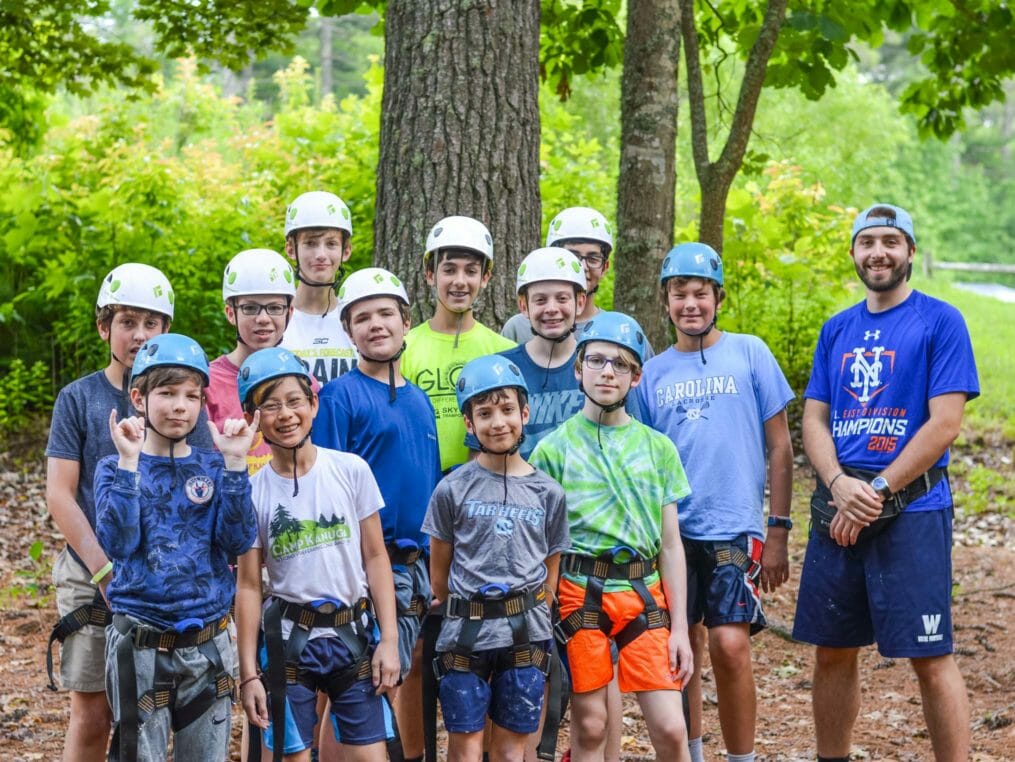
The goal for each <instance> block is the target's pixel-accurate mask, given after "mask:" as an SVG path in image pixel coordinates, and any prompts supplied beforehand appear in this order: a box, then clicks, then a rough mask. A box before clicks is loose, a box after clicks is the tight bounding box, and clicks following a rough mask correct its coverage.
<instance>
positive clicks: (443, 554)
mask: <svg viewBox="0 0 1015 762" xmlns="http://www.w3.org/2000/svg"><path fill="white" fill-rule="evenodd" d="M547 571H549V567H547ZM450 575H451V543H450V542H445V541H444V540H438V539H437V538H436V537H431V538H430V589H431V590H433V597H434V598H435V599H436V600H437V601H438V602H441V603H443V602H444V601H446V600H447V599H448V592H449V591H448V578H449V577H450ZM547 578H549V576H548V577H547Z"/></svg>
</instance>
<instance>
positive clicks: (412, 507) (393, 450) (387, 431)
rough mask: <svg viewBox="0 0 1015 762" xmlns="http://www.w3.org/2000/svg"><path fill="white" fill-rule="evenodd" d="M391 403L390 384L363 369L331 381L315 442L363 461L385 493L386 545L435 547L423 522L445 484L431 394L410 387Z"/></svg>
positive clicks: (316, 425) (403, 388)
mask: <svg viewBox="0 0 1015 762" xmlns="http://www.w3.org/2000/svg"><path fill="white" fill-rule="evenodd" d="M395 392H396V393H395V401H394V402H392V401H391V397H390V390H389V388H388V384H387V383H384V382H381V381H377V380H376V379H373V378H370V377H369V376H367V375H366V374H365V373H363V371H361V370H360V369H359V368H354V369H353V370H351V371H349V372H348V373H346V374H345V375H343V376H341V377H339V378H336V379H335V380H333V381H329V382H328V383H327V384H325V385H324V388H323V389H322V390H321V394H320V401H321V407H320V410H319V411H318V413H317V418H316V419H314V428H313V432H312V433H311V439H312V441H313V442H314V444H316V445H318V446H319V447H327V448H329V449H332V450H341V451H343V452H351V453H354V454H356V455H359V456H360V457H361V458H363V460H365V461H366V462H367V463H368V464H369V465H370V470H371V471H372V472H373V474H374V479H375V480H376V481H377V485H378V486H379V487H380V488H381V496H382V497H383V498H384V508H383V509H381V514H380V515H381V526H382V527H383V529H384V540H385V542H391V541H392V540H396V539H408V540H413V541H414V542H417V543H419V544H420V545H422V546H424V547H429V546H430V537H429V535H426V534H424V533H423V532H422V531H421V529H420V527H422V526H423V517H424V516H425V515H426V507H427V505H428V504H429V502H430V495H431V494H432V493H433V491H434V487H436V486H437V482H439V481H440V479H441V460H440V450H439V448H438V444H437V424H436V416H435V415H434V409H433V405H432V404H431V402H430V398H429V397H428V396H427V395H426V393H425V392H424V391H423V390H422V389H420V388H419V387H418V386H416V385H415V384H413V383H411V382H408V381H406V383H405V385H404V386H399V387H397V388H396V390H395Z"/></svg>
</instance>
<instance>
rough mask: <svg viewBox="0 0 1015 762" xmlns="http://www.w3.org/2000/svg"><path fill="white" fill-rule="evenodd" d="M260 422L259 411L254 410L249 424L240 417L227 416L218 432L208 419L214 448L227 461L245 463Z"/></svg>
mask: <svg viewBox="0 0 1015 762" xmlns="http://www.w3.org/2000/svg"><path fill="white" fill-rule="evenodd" d="M260 422H261V411H260V410H255V411H254V417H253V418H252V419H251V421H250V423H249V424H248V423H247V422H246V421H245V420H244V419H242V418H227V419H226V420H225V421H223V422H222V431H221V432H219V430H218V428H217V427H216V426H215V424H214V422H212V421H208V431H209V432H211V438H212V441H213V442H214V443H215V449H217V450H218V451H219V452H220V453H222V457H223V458H225V459H226V460H227V461H229V460H232V461H233V462H234V463H237V462H242V463H243V464H244V465H245V464H246V460H247V453H248V452H249V451H250V446H251V445H252V444H253V443H254V437H255V436H256V435H257V427H258V424H260Z"/></svg>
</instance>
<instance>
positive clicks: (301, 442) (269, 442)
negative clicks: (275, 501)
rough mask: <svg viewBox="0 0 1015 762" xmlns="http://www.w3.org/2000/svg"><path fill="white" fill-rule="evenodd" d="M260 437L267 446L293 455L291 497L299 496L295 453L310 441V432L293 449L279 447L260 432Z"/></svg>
mask: <svg viewBox="0 0 1015 762" xmlns="http://www.w3.org/2000/svg"><path fill="white" fill-rule="evenodd" d="M261 437H262V438H263V439H264V441H265V442H267V443H268V444H269V445H272V446H274V447H283V448H284V449H286V450H292V454H293V497H296V496H297V495H298V494H300V482H299V478H298V477H297V475H296V451H297V450H299V449H300V448H301V447H303V445H305V444H306V443H307V442H308V441H310V432H307V435H306V436H305V437H303V439H301V440H300V441H299V443H298V444H297V445H295V446H293V447H285V445H280V444H278V443H277V442H272V441H271V440H270V439H268V437H266V436H264V432H263V431H262V432H261Z"/></svg>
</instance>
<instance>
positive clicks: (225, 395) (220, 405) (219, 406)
mask: <svg viewBox="0 0 1015 762" xmlns="http://www.w3.org/2000/svg"><path fill="white" fill-rule="evenodd" d="M208 375H209V384H208V388H207V389H206V390H205V400H206V401H207V404H208V420H209V421H211V422H212V423H214V424H215V425H216V426H218V427H219V428H221V427H222V422H223V421H225V420H226V419H227V418H242V417H243V408H242V407H241V406H240V393H239V391H238V389H237V382H236V379H237V377H238V376H239V375H240V369H239V368H237V367H236V366H235V365H233V363H232V361H231V360H230V359H229V355H222V356H221V357H217V358H215V359H214V360H212V361H211V363H209V365H208ZM269 460H271V448H270V447H269V446H268V443H267V442H265V441H264V437H262V436H261V432H260V431H259V432H257V436H256V437H255V438H254V444H253V446H251V448H250V451H249V452H248V453H247V472H248V473H249V474H250V475H251V476H253V475H254V474H256V473H257V472H258V471H259V470H260V468H261V466H263V465H264V464H265V463H267V462H268V461H269Z"/></svg>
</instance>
